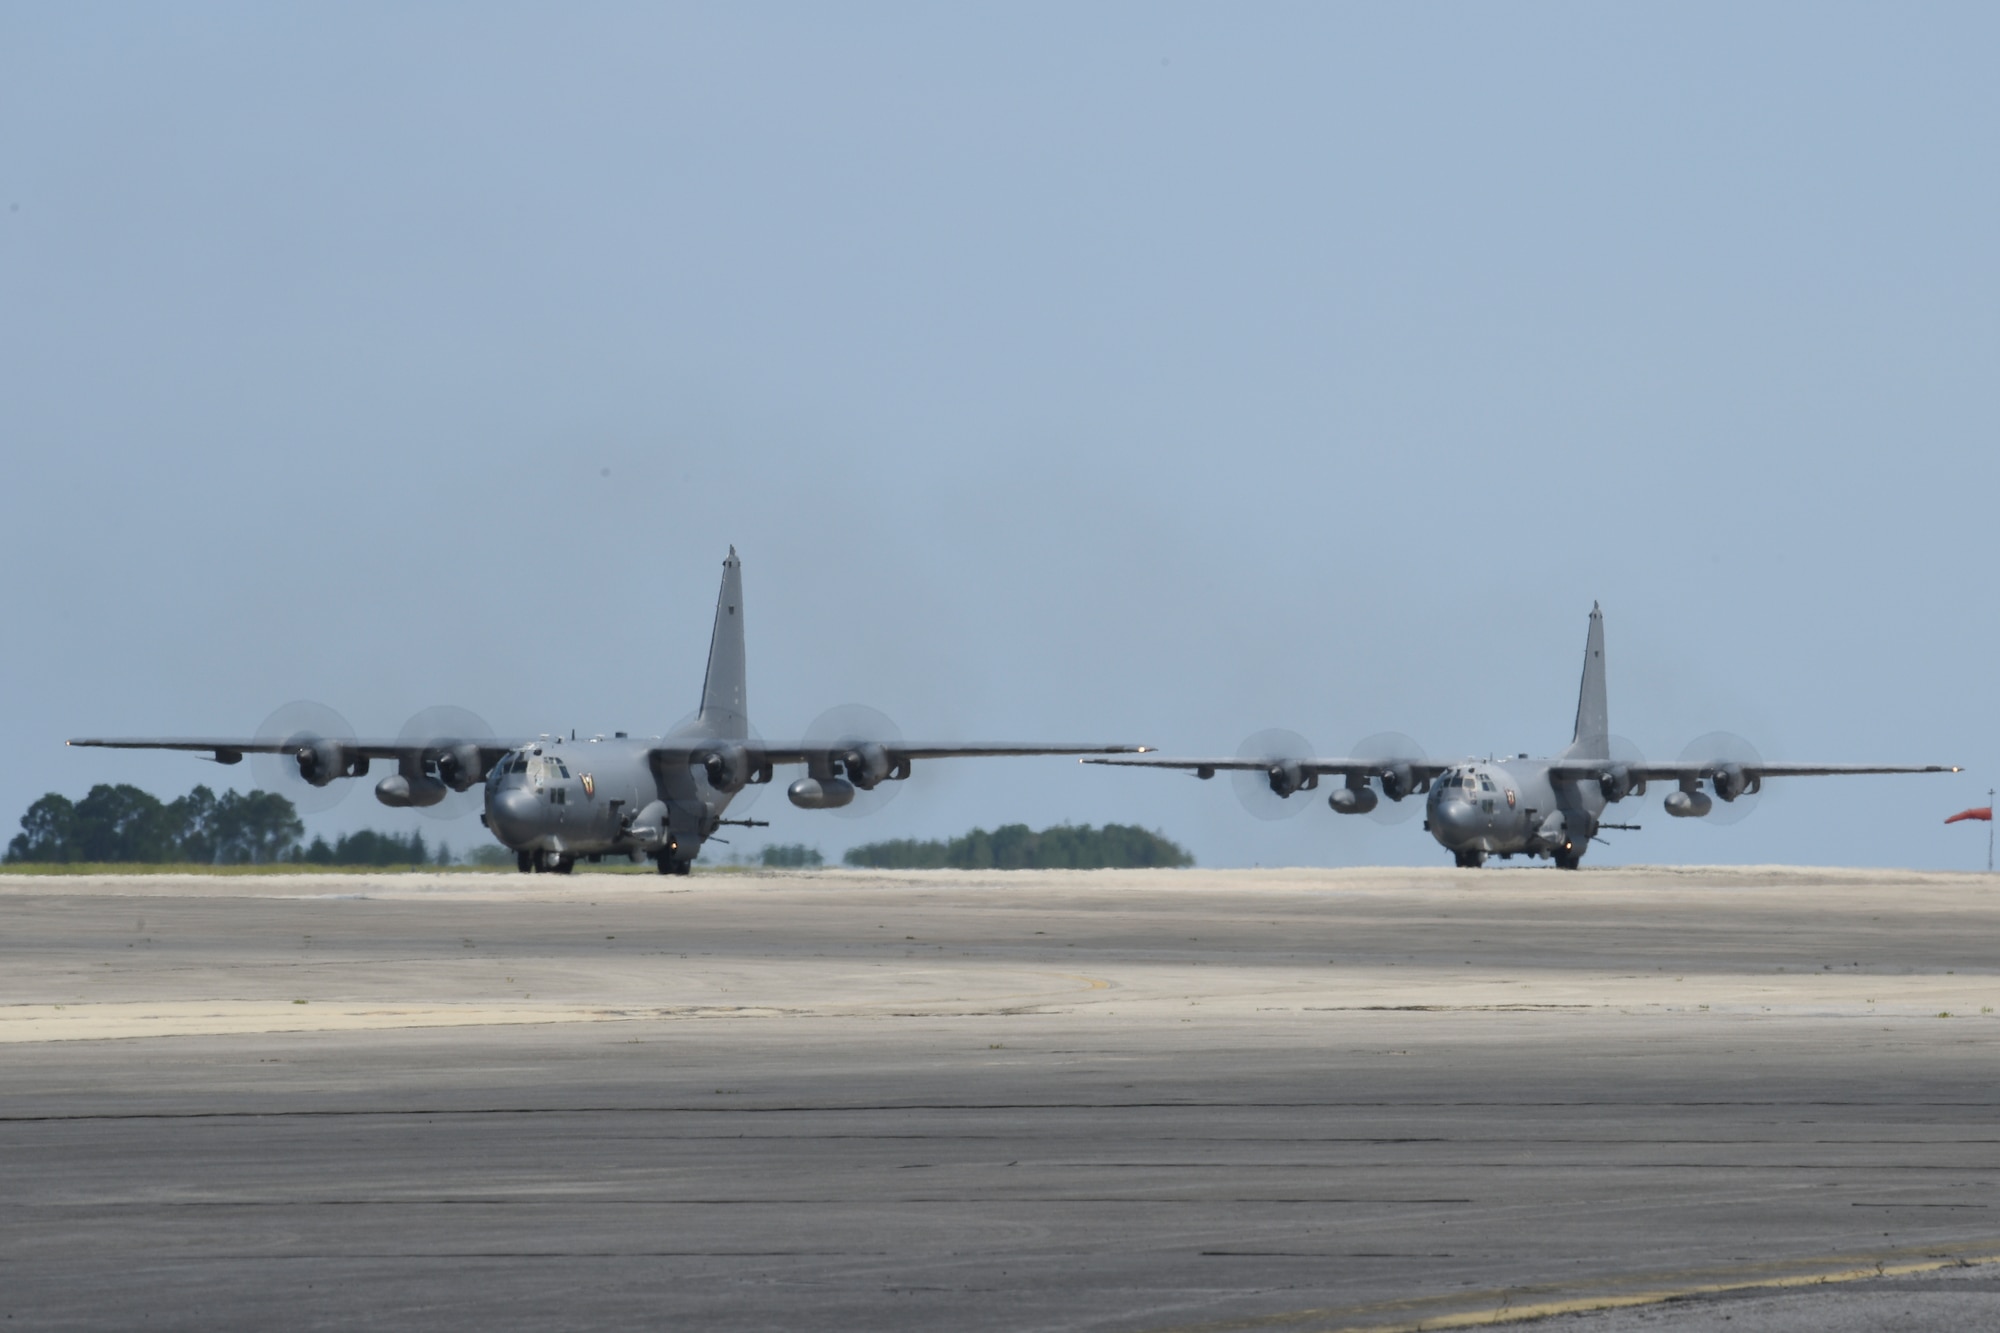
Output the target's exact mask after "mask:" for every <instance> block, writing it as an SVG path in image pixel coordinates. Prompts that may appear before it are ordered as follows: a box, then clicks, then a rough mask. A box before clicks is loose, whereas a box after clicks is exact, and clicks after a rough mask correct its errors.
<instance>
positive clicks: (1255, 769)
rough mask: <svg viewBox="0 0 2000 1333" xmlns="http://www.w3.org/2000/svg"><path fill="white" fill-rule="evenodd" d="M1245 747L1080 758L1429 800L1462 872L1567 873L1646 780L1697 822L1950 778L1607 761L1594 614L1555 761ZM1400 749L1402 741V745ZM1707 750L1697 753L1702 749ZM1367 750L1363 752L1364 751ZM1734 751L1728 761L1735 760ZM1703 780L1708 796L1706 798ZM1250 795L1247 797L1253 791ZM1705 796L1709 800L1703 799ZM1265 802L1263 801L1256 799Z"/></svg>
mask: <svg viewBox="0 0 2000 1333" xmlns="http://www.w3.org/2000/svg"><path fill="white" fill-rule="evenodd" d="M1264 735H1269V736H1271V737H1274V738H1275V737H1283V736H1289V735H1290V733H1266V734H1260V737H1252V738H1251V742H1249V743H1246V745H1245V749H1246V751H1248V753H1244V754H1238V755H1236V756H1234V757H1231V758H1220V759H1184V758H1179V757H1177V756H1173V755H1159V754H1146V755H1143V756H1141V755H1134V756H1131V757H1129V758H1119V759H1086V760H1084V761H1083V762H1084V763H1087V764H1125V765H1134V766H1139V767H1145V768H1178V769H1189V770H1192V771H1193V772H1194V774H1195V776H1196V777H1201V778H1212V777H1214V776H1215V775H1216V773H1217V772H1220V771H1234V772H1236V773H1238V774H1242V775H1245V780H1246V781H1247V782H1252V783H1254V784H1255V786H1256V787H1261V786H1263V785H1264V783H1266V782H1268V783H1269V787H1270V793H1271V794H1272V795H1275V796H1276V797H1277V798H1278V799H1280V800H1287V799H1289V798H1290V797H1291V796H1293V795H1294V794H1296V793H1298V792H1302V791H1312V790H1313V789H1315V788H1316V787H1318V786H1319V780H1320V778H1322V777H1339V778H1342V779H1344V782H1343V783H1342V785H1341V786H1339V787H1337V788H1335V789H1334V791H1333V793H1332V795H1330V796H1329V797H1327V804H1328V805H1330V806H1332V807H1333V808H1334V810H1335V811H1337V812H1339V813H1340V814H1344V815H1363V814H1368V813H1369V812H1371V811H1373V810H1375V809H1376V807H1377V805H1378V804H1379V798H1378V796H1377V794H1376V791H1377V788H1379V789H1380V793H1381V796H1386V797H1387V798H1388V799H1389V800H1390V801H1392V802H1395V801H1402V800H1404V799H1406V798H1408V797H1410V796H1413V795H1416V794H1419V793H1423V792H1428V793H1429V794H1430V796H1429V801H1428V805H1427V808H1426V812H1425V813H1426V815H1427V818H1426V819H1425V821H1424V827H1425V828H1426V829H1427V830H1428V831H1429V832H1430V835H1431V836H1432V837H1433V838H1435V839H1437V841H1438V842H1439V844H1441V845H1442V846H1443V847H1444V848H1446V850H1448V851H1450V852H1451V854H1452V856H1453V858H1454V859H1456V861H1457V862H1458V864H1459V865H1460V866H1462V867H1476V866H1481V865H1484V864H1485V863H1486V858H1487V857H1488V856H1489V855H1495V854H1497V855H1499V856H1502V857H1512V856H1515V855H1516V854H1520V855H1527V856H1537V857H1547V858H1550V859H1552V860H1553V861H1554V862H1555V863H1556V865H1557V866H1559V867H1561V868H1562V869H1564V870H1574V869H1576V868H1577V864H1578V862H1580V861H1581V860H1582V859H1583V852H1584V848H1585V846H1586V845H1587V844H1588V843H1589V841H1590V840H1591V839H1592V838H1594V837H1596V836H1597V831H1598V830H1599V829H1600V828H1626V827H1632V826H1631V825H1609V824H1604V823H1602V822H1601V816H1602V815H1603V814H1604V812H1605V808H1606V807H1607V806H1609V805H1611V804H1613V803H1615V802H1618V801H1622V800H1624V799H1625V798H1626V797H1628V796H1639V795H1643V794H1644V793H1645V790H1646V784H1647V783H1648V782H1672V783H1674V784H1675V785H1676V789H1675V790H1674V791H1672V792H1670V793H1668V795H1667V798H1666V802H1665V805H1666V811H1667V813H1668V814H1670V815H1674V816H1677V817H1679V818H1683V819H1687V818H1699V817H1700V816H1703V815H1706V814H1708V813H1709V812H1710V811H1711V810H1713V809H1714V808H1715V799H1718V798H1719V799H1720V800H1722V801H1723V802H1725V803H1726V804H1727V803H1733V802H1736V801H1739V800H1741V799H1742V798H1744V797H1746V796H1750V795H1753V794H1755V793H1756V792H1757V791H1759V790H1760V789H1761V788H1762V786H1763V782H1764V779H1765V778H1777V777H1809V776H1822V775H1829V774H1843V773H1849V774H1851V773H1957V772H1959V771H1961V770H1960V769H1958V768H1957V767H1955V766H1946V765H1942V764H1925V765H1907V766H1901V765H1880V764H1772V763H1766V762H1764V761H1763V760H1762V759H1760V758H1758V757H1756V755H1755V754H1754V753H1751V752H1746V751H1747V747H1744V748H1738V747H1740V745H1741V743H1740V742H1739V743H1738V746H1731V745H1730V744H1728V742H1729V741H1732V740H1734V739H1735V738H1732V737H1725V736H1723V735H1722V734H1721V733H1715V734H1714V735H1713V736H1711V737H1704V738H1703V739H1702V741H1697V742H1696V743H1695V744H1694V745H1693V746H1691V747H1690V749H1691V750H1695V751H1697V753H1695V754H1693V755H1691V756H1684V757H1683V758H1681V759H1678V760H1674V761H1671V762H1667V763H1656V762H1652V761H1648V760H1642V759H1640V758H1638V757H1637V756H1635V755H1618V754H1614V753H1613V751H1614V749H1617V748H1622V747H1616V746H1614V745H1613V738H1612V736H1611V726H1610V719H1609V709H1608V706H1607V702H1606V698H1605V688H1604V613H1603V611H1602V610H1600V609H1599V608H1598V607H1596V606H1592V607H1591V608H1590V635H1589V638H1588V639H1587V640H1586V642H1585V645H1584V654H1583V688H1582V691H1581V693H1580V694H1579V696H1578V698H1577V704H1576V732H1575V738H1574V739H1573V740H1572V741H1571V742H1570V745H1569V748H1568V749H1566V750H1564V751H1563V752H1562V753H1561V754H1559V755H1557V756H1556V757H1555V758H1553V759H1531V758H1529V757H1528V756H1527V755H1516V756H1514V757H1511V758H1507V759H1498V760H1495V759H1485V760H1478V759H1463V760H1457V761H1455V762H1452V763H1434V762H1432V761H1430V760H1428V759H1426V758H1425V757H1424V756H1423V754H1421V753H1419V752H1416V751H1415V750H1414V746H1413V744H1406V745H1405V746H1404V747H1403V749H1402V751H1401V752H1398V749H1397V748H1396V747H1395V746H1393V745H1391V746H1387V747H1383V746H1373V747H1367V748H1369V750H1370V752H1369V753H1368V754H1366V755H1358V756H1347V757H1343V758H1331V759H1329V758H1318V757H1314V756H1312V755H1309V754H1293V753H1283V752H1280V751H1281V750H1282V748H1283V747H1282V746H1272V745H1268V744H1266V745H1259V744H1258V743H1257V742H1259V741H1260V739H1261V738H1262V736H1264ZM1397 739H1400V740H1402V741H1404V742H1407V741H1408V738H1407V737H1402V738H1397ZM1705 742H1707V743H1710V748H1709V749H1708V751H1707V752H1706V753H1701V752H1700V751H1701V750H1702V748H1703V746H1704V743H1705ZM1363 745H1364V747H1366V746H1367V743H1366V742H1364V743H1363ZM1732 750H1734V752H1733V753H1732V752H1731V751H1732ZM1704 782H1706V783H1707V784H1708V787H1709V791H1703V790H1702V784H1703V783H1704ZM1253 790H1254V788H1253ZM1710 792H1713V793H1714V796H1713V797H1711V796H1710ZM1263 799H1265V800H1268V799H1269V797H1268V796H1266V797H1263Z"/></svg>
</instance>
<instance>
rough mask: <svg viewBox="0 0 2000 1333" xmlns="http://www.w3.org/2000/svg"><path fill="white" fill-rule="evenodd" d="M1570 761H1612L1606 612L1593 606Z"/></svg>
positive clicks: (1568, 751)
mask: <svg viewBox="0 0 2000 1333" xmlns="http://www.w3.org/2000/svg"><path fill="white" fill-rule="evenodd" d="M1563 757H1564V758H1566V759H1608V758H1610V757H1611V710H1610V704H1609V702H1608V701H1607V700H1606V698H1605V692H1604V612H1603V611H1602V610H1601V609H1599V607H1598V605H1597V603H1595V602H1592V603H1591V604H1590V637H1589V638H1588V639H1587V640H1585V641H1584V645H1583V687H1582V689H1580V690H1578V691H1577V696H1576V735H1575V736H1574V737H1572V738H1571V740H1570V743H1569V749H1567V750H1565V751H1563Z"/></svg>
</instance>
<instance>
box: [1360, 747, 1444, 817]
mask: <svg viewBox="0 0 2000 1333" xmlns="http://www.w3.org/2000/svg"><path fill="white" fill-rule="evenodd" d="M1352 753H1353V756H1354V757H1355V758H1356V759H1366V760H1369V761H1371V762H1373V763H1375V764H1376V765H1377V766H1378V768H1377V772H1376V773H1375V774H1374V775H1373V776H1374V778H1375V781H1374V783H1373V784H1372V785H1373V786H1375V787H1377V788H1379V789H1380V791H1381V795H1382V799H1381V800H1379V801H1377V802H1376V803H1375V808H1374V809H1372V810H1370V811H1369V812H1368V817H1369V818H1370V819H1372V820H1374V821H1375V822H1376V823H1378V824H1401V823H1403V822H1405V821H1406V820H1409V819H1411V818H1413V817H1415V815H1416V813H1417V812H1418V811H1419V810H1421V809H1423V808H1424V799H1423V797H1422V796H1420V795H1418V794H1417V792H1418V789H1419V788H1420V787H1422V786H1423V785H1424V782H1423V777H1422V775H1421V774H1419V773H1416V772H1413V771H1412V769H1411V765H1419V764H1423V763H1425V762H1427V761H1428V760H1429V758H1430V756H1429V755H1427V754H1425V753H1424V747H1423V746H1421V745H1419V744H1417V743H1416V742H1415V741H1414V740H1412V739H1411V738H1410V737H1408V736H1405V735H1404V734H1403V733H1402V732H1400V731H1378V732H1376V733H1375V734H1374V735H1373V736H1363V737H1362V738H1361V739H1360V740H1358V741H1356V742H1355V743H1354V749H1353V751H1352ZM1397 794H1400V795H1401V797H1402V799H1401V800H1396V799H1393V797H1394V796H1395V795H1397Z"/></svg>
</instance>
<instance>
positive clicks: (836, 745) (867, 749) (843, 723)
mask: <svg viewBox="0 0 2000 1333" xmlns="http://www.w3.org/2000/svg"><path fill="white" fill-rule="evenodd" d="M804 739H805V741H806V743H807V745H808V746H809V747H812V748H818V747H819V746H822V745H823V746H825V747H826V748H827V749H829V750H833V751H836V752H837V753H836V755H835V758H836V759H838V760H840V762H841V767H842V770H843V772H844V773H845V775H846V777H847V780H848V781H849V782H851V783H853V784H854V799H853V800H852V801H850V802H849V803H848V804H846V805H843V806H839V807H837V808H835V809H834V811H833V813H834V814H836V815H839V816H840V817H841V818H842V819H861V818H864V817H865V816H868V815H872V814H874V813H875V812H876V811H878V810H880V809H881V808H882V807H883V806H885V805H887V804H889V802H891V801H893V800H895V799H896V793H897V792H899V791H901V790H902V789H903V784H902V783H901V782H900V781H898V780H897V779H896V778H894V777H892V776H890V772H891V768H892V766H891V765H889V764H888V762H887V756H886V755H884V754H882V753H881V750H880V747H881V746H882V745H883V744H885V743H887V744H894V743H895V742H897V741H900V740H902V739H903V729H902V728H901V727H899V726H897V725H896V724H895V722H894V721H892V720H891V719H890V717H889V715H888V714H887V713H884V712H883V711H882V710H881V709H879V708H870V707H869V706H868V705H867V704H836V705H834V706H833V707H832V708H829V709H827V710H826V711H825V712H824V713H821V714H820V715H819V716H818V717H816V718H814V719H813V720H812V725H811V726H809V727H807V728H806V734H805V738H804ZM840 752H844V754H845V757H844V758H843V757H842V753H840ZM904 771H905V772H906V773H907V771H908V770H907V769H905V770H904Z"/></svg>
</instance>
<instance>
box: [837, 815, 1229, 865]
mask: <svg viewBox="0 0 2000 1333" xmlns="http://www.w3.org/2000/svg"><path fill="white" fill-rule="evenodd" d="M843 859H844V860H845V861H846V862H847V864H848V865H851V866H866V867H870V868H873V869H877V870H938V869H946V868H949V869H954V870H1104V869H1114V868H1132V867H1145V866H1170V867H1179V866H1191V865H1193V864H1194V857H1193V856H1191V855H1190V854H1189V853H1188V852H1187V850H1186V849H1185V848H1183V847H1181V846H1180V845H1179V844H1178V843H1175V842H1172V841H1169V840H1168V839H1167V838H1164V837H1162V836H1161V835H1160V834H1158V833H1153V832H1151V831H1149V830H1147V829H1142V828H1138V827H1135V826H1133V825H1130V824H1106V825H1105V826H1104V827H1103V828H1092V827H1091V826H1090V825H1088V824H1080V825H1079V824H1058V825H1056V826H1055V827H1054V828H1047V829H1043V830H1042V831H1041V832H1039V833H1037V832H1035V831H1034V830H1033V829H1030V828H1029V827H1028V826H1027V825H1026V824H1005V825H1002V826H1001V827H999V828H997V829H994V830H993V831H992V832H991V833H988V832H987V831H986V830H985V829H979V828H976V829H974V830H972V832H970V833H968V834H966V835H964V836H963V837H958V838H952V839H950V840H948V841H945V840H934V841H930V842H920V841H918V840H916V839H914V838H895V839H891V840H890V841H888V842H871V843H867V844H865V845H864V846H860V847H854V848H850V849H849V850H848V852H847V855H846V856H845V857H844V858H843Z"/></svg>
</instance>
